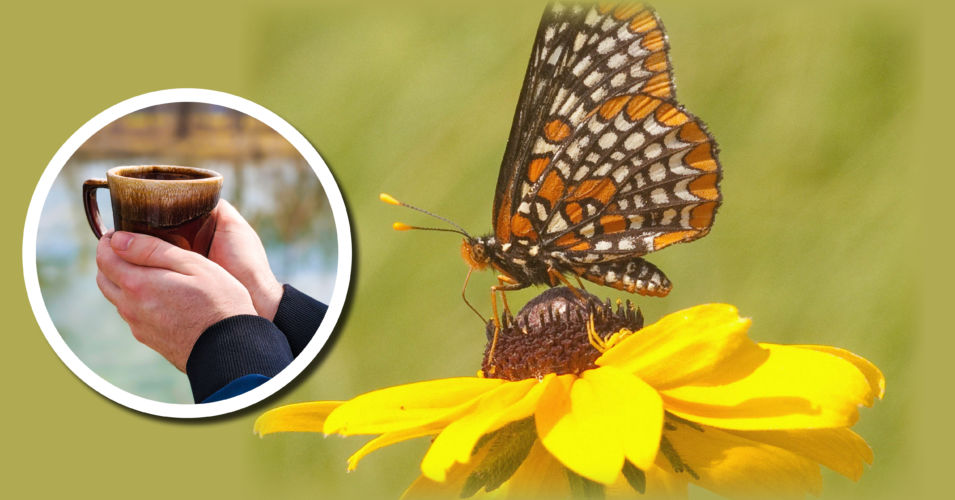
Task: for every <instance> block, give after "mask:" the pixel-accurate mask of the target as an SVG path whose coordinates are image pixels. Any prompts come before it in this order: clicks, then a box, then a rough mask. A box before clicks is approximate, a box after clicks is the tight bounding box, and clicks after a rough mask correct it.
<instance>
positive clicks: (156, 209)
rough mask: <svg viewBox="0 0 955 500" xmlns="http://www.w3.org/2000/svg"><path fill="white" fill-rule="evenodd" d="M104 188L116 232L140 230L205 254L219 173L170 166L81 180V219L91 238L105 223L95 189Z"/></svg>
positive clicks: (122, 170) (117, 170)
mask: <svg viewBox="0 0 955 500" xmlns="http://www.w3.org/2000/svg"><path fill="white" fill-rule="evenodd" d="M98 188H106V189H109V196H110V199H111V201H112V204H113V224H114V227H115V228H116V230H117V231H130V232H134V233H144V234H149V235H152V236H156V237H158V238H162V239H163V240H166V241H168V242H169V243H172V244H173V245H176V246H178V247H180V248H185V249H186V250H192V251H194V252H197V253H200V254H202V255H208V254H209V245H210V244H212V235H213V234H214V233H215V229H216V221H215V217H212V216H211V215H212V210H213V209H214V208H215V207H216V204H217V203H218V202H219V191H220V190H221V189H222V175H220V174H219V173H218V172H213V171H212V170H206V169H202V168H193V167H177V166H171V165H141V166H132V167H115V168H111V169H109V171H107V172H106V179H105V180H103V179H90V180H88V181H86V182H84V183H83V205H84V206H85V208H86V219H87V220H88V221H89V223H90V228H91V229H92V230H93V234H94V235H96V238H97V239H98V238H101V237H102V236H103V233H105V232H106V231H107V230H106V226H104V225H103V221H102V220H101V219H100V214H99V207H98V206H97V204H96V190H97V189H98Z"/></svg>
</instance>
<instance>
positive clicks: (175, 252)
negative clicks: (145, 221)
mask: <svg viewBox="0 0 955 500" xmlns="http://www.w3.org/2000/svg"><path fill="white" fill-rule="evenodd" d="M109 245H110V247H111V248H112V250H113V252H115V254H116V255H118V256H119V257H120V258H122V260H124V261H126V262H127V263H129V264H135V265H137V266H145V267H158V268H161V269H169V270H170V271H175V272H177V273H180V274H193V273H192V272H191V271H192V270H193V269H194V267H195V260H196V259H197V258H201V257H200V256H199V254H197V253H195V252H190V251H188V250H183V249H182V248H179V247H177V246H175V245H172V244H170V243H166V242H165V241H163V240H161V239H159V238H155V237H153V236H149V235H145V234H138V233H127V232H125V231H118V232H116V233H114V234H113V236H112V237H111V238H110V239H109ZM107 277H109V276H108V275H107Z"/></svg>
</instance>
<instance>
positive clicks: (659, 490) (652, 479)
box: [554, 464, 689, 499]
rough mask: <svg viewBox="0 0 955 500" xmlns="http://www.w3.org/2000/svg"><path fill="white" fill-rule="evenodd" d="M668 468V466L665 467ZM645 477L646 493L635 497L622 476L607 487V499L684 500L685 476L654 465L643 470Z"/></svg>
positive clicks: (687, 483)
mask: <svg viewBox="0 0 955 500" xmlns="http://www.w3.org/2000/svg"><path fill="white" fill-rule="evenodd" d="M666 467H669V466H666ZM644 475H645V477H646V483H647V486H646V493H644V494H643V495H637V493H636V492H635V490H634V489H633V487H632V486H630V483H628V482H627V480H626V478H624V476H623V474H621V475H620V477H619V478H617V482H615V483H614V484H613V485H611V486H607V491H606V493H607V498H629V499H634V498H652V499H664V498H666V499H685V498H687V496H688V494H689V491H688V488H687V487H688V486H689V482H688V480H687V476H686V475H685V474H675V473H673V471H672V470H665V469H664V468H663V467H660V466H658V465H656V464H653V465H651V466H650V467H649V468H647V469H646V470H644ZM554 498H557V497H554Z"/></svg>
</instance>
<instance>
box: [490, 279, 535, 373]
mask: <svg viewBox="0 0 955 500" xmlns="http://www.w3.org/2000/svg"><path fill="white" fill-rule="evenodd" d="M498 281H499V283H498V284H497V285H494V286H492V287H491V312H492V313H493V321H494V336H493V337H491V349H490V350H489V351H488V355H487V364H488V366H490V367H491V368H490V373H488V375H494V349H495V348H497V338H498V336H499V335H500V333H501V319H500V316H499V315H498V313H497V292H501V300H503V301H505V302H504V305H505V307H507V299H506V298H504V292H506V291H510V290H520V289H521V288H526V287H527V285H526V284H524V283H518V282H517V281H515V280H513V279H511V278H510V277H508V276H503V275H502V276H498ZM508 312H510V311H508Z"/></svg>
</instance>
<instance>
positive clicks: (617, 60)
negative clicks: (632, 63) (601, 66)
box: [607, 54, 627, 69]
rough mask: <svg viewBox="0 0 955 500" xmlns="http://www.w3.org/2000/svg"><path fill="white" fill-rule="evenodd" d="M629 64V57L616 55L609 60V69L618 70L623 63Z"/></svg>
mask: <svg viewBox="0 0 955 500" xmlns="http://www.w3.org/2000/svg"><path fill="white" fill-rule="evenodd" d="M625 62H627V56H625V55H623V54H614V55H612V56H610V59H607V67H608V68H610V69H617V68H619V67H620V66H623V63H625Z"/></svg>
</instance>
